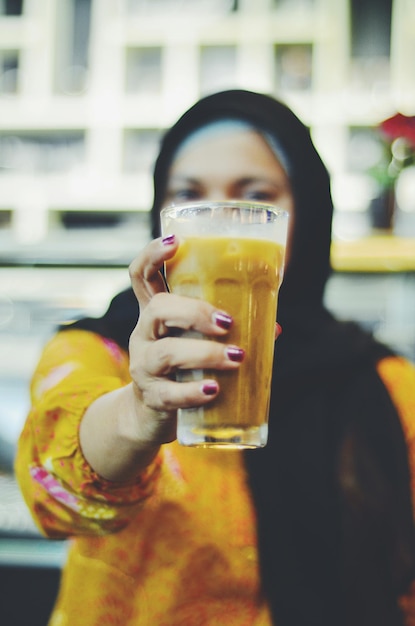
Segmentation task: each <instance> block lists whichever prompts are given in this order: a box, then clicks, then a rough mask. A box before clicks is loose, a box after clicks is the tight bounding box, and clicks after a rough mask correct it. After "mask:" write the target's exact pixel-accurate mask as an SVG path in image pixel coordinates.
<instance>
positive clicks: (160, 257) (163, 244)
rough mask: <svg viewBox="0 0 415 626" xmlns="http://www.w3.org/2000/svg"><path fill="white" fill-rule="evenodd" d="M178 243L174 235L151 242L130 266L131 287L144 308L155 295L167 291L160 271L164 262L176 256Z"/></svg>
mask: <svg viewBox="0 0 415 626" xmlns="http://www.w3.org/2000/svg"><path fill="white" fill-rule="evenodd" d="M177 247H178V241H177V239H176V238H175V237H174V235H170V236H169V235H168V236H166V237H164V238H161V237H159V238H158V239H154V240H153V241H152V242H150V243H149V244H148V245H147V246H146V247H145V248H144V250H143V251H142V252H141V254H139V255H138V256H137V257H136V258H135V259H134V260H133V261H132V262H131V264H130V267H129V273H130V280H131V285H132V288H133V290H134V293H135V295H136V298H137V300H138V301H139V303H140V306H141V308H144V307H145V306H146V305H147V304H148V302H149V301H150V300H151V298H152V297H153V296H154V294H156V293H159V292H162V291H165V290H166V286H165V283H164V280H163V277H162V275H161V272H160V269H161V267H162V266H163V263H164V261H166V260H167V259H170V258H171V257H172V256H174V254H175V252H176V250H177Z"/></svg>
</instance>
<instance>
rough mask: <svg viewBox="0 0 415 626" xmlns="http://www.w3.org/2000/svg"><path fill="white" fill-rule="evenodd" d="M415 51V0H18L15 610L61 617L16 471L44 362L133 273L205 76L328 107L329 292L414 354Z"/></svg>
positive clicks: (5, 133)
mask: <svg viewBox="0 0 415 626" xmlns="http://www.w3.org/2000/svg"><path fill="white" fill-rule="evenodd" d="M414 58H415V0H0V589H1V590H2V596H3V597H4V602H3V605H2V607H3V608H0V622H1V624H4V626H13V625H19V626H20V625H22V626H23V625H25V624H27V623H30V624H31V626H37V625H39V626H42V625H44V624H46V621H47V615H48V613H49V610H50V605H51V602H52V601H53V598H54V596H55V593H56V588H57V584H58V579H59V574H60V568H61V565H62V563H63V560H64V558H65V552H66V548H67V545H66V543H65V542H53V541H52V542H50V541H45V540H43V539H42V538H41V537H40V535H39V533H38V532H37V530H36V528H35V527H34V525H33V522H32V521H31V519H30V516H29V514H28V512H27V510H26V508H25V505H24V503H23V501H22V499H21V497H20V495H19V492H18V489H17V487H16V483H15V480H14V476H13V458H14V454H15V446H16V440H17V437H18V434H19V432H20V429H21V427H22V424H23V421H24V419H25V415H26V411H27V408H28V404H29V380H30V375H31V373H32V371H33V368H34V366H35V364H36V361H37V358H38V356H39V354H40V351H41V349H42V346H43V345H44V343H45V341H47V339H48V337H49V336H50V335H51V333H52V332H53V330H54V328H55V327H56V325H57V324H59V323H61V322H64V321H68V320H70V319H73V318H75V317H78V316H80V315H83V314H88V315H98V314H100V313H101V312H103V310H104V308H105V307H106V304H107V302H108V300H109V298H110V297H111V296H112V295H113V294H115V293H116V292H117V290H119V289H121V288H123V287H125V286H127V285H128V274H127V270H126V268H127V266H128V264H129V262H130V261H131V259H132V258H133V257H134V256H135V254H136V252H137V251H138V250H139V249H140V248H141V247H142V246H143V245H144V244H145V243H146V242H147V241H148V239H149V237H150V235H149V227H148V209H149V207H150V205H151V199H152V180H151V169H152V163H153V160H154V158H155V155H156V154H157V150H158V143H159V140H160V136H161V135H162V133H163V131H164V129H165V128H167V127H168V126H169V125H170V124H171V123H172V122H174V121H175V119H176V118H177V117H178V116H179V115H180V114H181V113H182V112H183V111H184V110H185V109H186V108H187V107H188V106H190V105H191V104H192V103H193V102H194V101H195V100H197V99H198V98H199V97H200V96H201V95H205V94H208V93H211V92H213V91H217V90H219V89H227V88H232V87H243V88H247V89H253V90H258V91H263V92H267V93H271V94H274V95H276V96H277V97H281V98H282V99H284V100H285V101H287V103H288V104H289V105H290V106H291V107H292V108H293V109H294V111H295V112H296V113H297V115H298V116H299V117H300V118H301V119H302V120H303V121H304V122H305V123H306V124H308V125H309V126H310V129H311V132H312V136H313V139H314V141H315V143H316V145H317V147H318V149H319V151H320V153H321V155H322V156H323V159H324V160H325V162H326V164H327V166H328V168H329V170H330V173H331V175H332V185H333V186H332V190H333V197H334V201H335V207H336V208H335V216H334V225H333V239H334V241H333V251H332V261H333V267H334V270H335V271H334V274H333V276H332V278H331V279H330V282H329V285H328V289H327V295H326V298H327V304H328V306H329V307H330V308H331V309H332V310H333V311H335V312H336V313H337V314H338V315H339V316H341V317H353V318H355V319H357V320H358V321H359V322H360V323H361V324H362V325H363V326H365V327H367V328H370V329H372V330H373V332H374V333H375V335H376V336H378V337H379V338H380V339H382V340H384V341H386V342H387V343H389V344H390V345H392V346H393V347H395V348H396V349H398V350H399V351H400V352H402V354H404V355H405V356H407V357H408V358H409V359H411V360H414V361H415V138H414V135H415V130H414V128H413V126H412V130H411V128H410V125H409V131H408V133H407V132H406V131H407V129H406V127H405V124H401V125H400V128H399V131H398V132H397V133H395V135H393V136H391V135H385V134H384V133H383V132H382V128H383V125H382V124H383V121H384V120H386V119H388V118H390V117H393V116H395V115H396V114H397V113H398V112H399V113H401V114H403V115H405V116H409V117H412V116H415V71H414V67H413V59H414ZM412 124H413V122H412ZM411 133H412V134H411ZM22 594H23V596H24V598H25V601H23V602H22V600H21V598H22ZM19 598H20V600H19ZM28 614H29V615H30V620H29V619H28Z"/></svg>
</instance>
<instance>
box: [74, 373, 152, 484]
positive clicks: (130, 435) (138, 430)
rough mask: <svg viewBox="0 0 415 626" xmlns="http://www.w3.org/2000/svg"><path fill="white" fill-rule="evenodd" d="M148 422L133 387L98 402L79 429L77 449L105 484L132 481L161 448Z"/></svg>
mask: <svg viewBox="0 0 415 626" xmlns="http://www.w3.org/2000/svg"><path fill="white" fill-rule="evenodd" d="M151 418H152V416H151V415H149V412H148V411H146V410H145V408H144V406H143V405H142V404H141V403H140V400H139V398H138V397H137V392H136V390H135V388H134V386H133V384H132V383H130V384H129V385H126V386H125V387H122V388H121V389H116V390H115V391H111V392H109V393H107V394H104V395H103V396H101V397H99V398H97V399H96V400H95V401H94V402H93V403H92V404H91V405H90V406H89V408H88V409H87V410H86V412H85V415H84V417H83V419H82V422H81V425H80V431H79V437H80V445H81V449H82V453H83V455H84V457H85V459H86V461H87V462H88V463H89V464H90V465H91V467H92V468H93V470H94V471H95V472H96V473H97V474H99V475H100V476H101V477H102V478H105V479H106V480H111V481H114V482H123V481H127V480H132V479H134V478H135V477H136V476H138V475H139V473H140V472H141V471H142V470H143V469H144V468H145V467H147V466H148V465H149V464H150V463H151V461H152V460H153V459H154V457H155V456H156V455H157V452H158V450H159V447H160V444H159V443H156V442H155V438H154V433H153V432H152V429H151V428H150V427H149V423H150V422H151Z"/></svg>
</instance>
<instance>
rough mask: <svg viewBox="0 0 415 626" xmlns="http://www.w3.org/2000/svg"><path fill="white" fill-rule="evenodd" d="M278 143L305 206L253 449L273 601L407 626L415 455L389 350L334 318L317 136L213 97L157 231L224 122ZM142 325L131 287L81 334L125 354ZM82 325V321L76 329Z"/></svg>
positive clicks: (176, 137) (158, 195) (275, 610)
mask: <svg viewBox="0 0 415 626" xmlns="http://www.w3.org/2000/svg"><path fill="white" fill-rule="evenodd" d="M227 118H231V119H241V120H244V121H247V122H248V123H250V124H252V125H253V126H255V127H257V128H258V129H259V130H260V131H262V132H264V133H266V134H267V135H268V136H269V137H271V138H273V139H274V140H275V143H276V145H277V146H278V150H279V151H281V152H282V154H283V156H284V163H285V164H286V166H287V171H288V174H289V178H290V181H291V187H292V190H293V194H294V202H295V222H294V233H293V239H292V249H291V254H290V262H289V265H288V267H287V269H286V272H285V277H284V282H283V285H282V287H281V291H280V299H279V310H278V320H279V322H280V323H281V325H282V327H283V334H282V336H281V337H280V338H279V339H278V341H277V344H276V350H275V359H274V375H273V384H272V400H271V410H270V433H269V443H268V445H267V446H266V447H265V448H264V449H262V450H256V451H249V452H245V461H246V467H247V471H248V477H249V484H250V488H251V490H252V496H253V500H254V503H255V507H256V511H257V518H258V543H259V553H260V567H261V575H262V586H263V591H264V595H265V596H266V597H267V599H268V601H269V603H270V607H271V611H272V615H273V621H274V622H275V624H277V626H334V625H335V626H340V625H342V626H398V625H402V624H403V622H402V618H401V615H400V613H399V610H398V605H397V597H398V596H399V595H400V594H401V593H404V592H405V590H406V588H407V585H408V583H409V582H410V580H411V579H412V577H413V575H414V572H415V538H414V527H413V522H412V508H411V497H410V477H409V469H408V461H407V450H406V445H405V441H404V437H403V433H402V429H401V426H400V422H399V418H398V415H397V412H396V409H395V407H394V405H393V404H392V402H391V399H390V397H389V395H388V393H387V391H386V389H385V387H384V385H383V383H382V381H381V380H380V378H379V376H378V375H377V372H376V368H375V366H376V362H377V361H378V360H379V359H380V358H382V357H383V356H386V355H387V354H390V352H389V351H388V349H387V348H386V347H384V346H382V345H380V344H378V343H377V342H375V341H374V340H373V339H372V337H370V336H369V335H367V334H366V333H364V332H363V331H362V330H361V329H360V328H358V326H357V325H355V324H352V323H341V322H338V321H337V320H335V319H334V318H333V316H332V315H331V314H330V313H329V312H328V311H327V310H326V309H325V307H324V304H323V295H324V288H325V285H326V282H327V279H328V277H329V275H330V244H331V220H332V212H333V204H332V199H331V194H330V181H329V175H328V172H327V170H326V168H325V166H324V165H323V163H322V161H321V159H320V157H319V155H318V154H317V152H316V150H315V148H314V146H313V143H312V141H311V138H310V134H309V131H308V129H307V128H306V127H305V126H304V125H303V124H302V123H301V122H300V121H299V120H298V118H297V117H296V116H295V115H294V114H293V113H292V111H290V109H288V108H287V107H286V106H285V105H283V104H282V103H280V102H278V101H276V100H275V99H273V98H271V97H268V96H266V95H261V94H256V93H252V92H248V91H243V90H231V91H225V92H222V93H218V94H214V95H211V96H207V97H205V98H203V99H202V100H200V101H199V102H198V103H196V104H195V105H194V106H193V107H192V108H191V109H189V110H188V111H187V112H186V113H185V114H184V115H183V116H182V117H181V118H180V119H179V121H178V122H177V123H176V124H175V125H174V126H173V127H172V128H171V129H170V130H169V131H168V132H167V133H166V135H165V137H164V139H163V142H162V145H161V150H160V154H159V157H158V159H157V162H156V166H155V171H154V204H153V207H152V211H151V219H152V233H153V235H154V236H158V234H159V211H160V208H161V204H162V202H163V198H164V194H165V189H166V181H167V175H168V171H169V167H170V165H171V162H172V159H173V157H174V154H175V151H176V149H177V148H178V146H179V145H180V144H181V143H182V142H183V140H184V139H185V138H186V137H187V136H188V135H189V134H190V133H192V132H193V131H194V130H196V129H197V128H199V127H201V126H203V125H205V124H206V123H208V122H210V121H214V120H217V119H227ZM137 317H138V308H137V304H136V302H135V300H134V297H133V295H132V292H131V290H127V291H126V292H123V293H122V294H120V295H119V296H117V297H116V298H115V299H114V300H113V302H112V303H111V306H110V308H109V309H108V311H107V313H106V314H105V315H104V316H103V317H102V318H101V319H99V320H91V319H89V320H83V321H80V322H78V323H76V326H77V327H81V328H87V329H89V330H93V331H95V332H98V333H101V334H102V335H104V336H107V337H111V338H113V339H114V340H115V341H117V342H118V343H119V344H120V345H121V346H123V347H125V348H126V347H127V346H128V338H129V335H130V333H131V330H132V328H133V327H134V324H135V322H136V320H137ZM72 327H73V326H72Z"/></svg>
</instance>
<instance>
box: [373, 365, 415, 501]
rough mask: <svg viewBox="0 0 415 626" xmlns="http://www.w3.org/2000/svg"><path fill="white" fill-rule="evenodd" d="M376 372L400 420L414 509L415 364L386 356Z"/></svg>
mask: <svg viewBox="0 0 415 626" xmlns="http://www.w3.org/2000/svg"><path fill="white" fill-rule="evenodd" d="M378 372H379V375H380V377H381V378H382V380H383V382H384V384H385V386H386V388H387V390H388V392H389V394H390V396H391V398H392V401H393V402H394V404H395V406H396V408H397V411H398V413H399V417H400V420H401V424H402V428H403V432H404V435H405V440H406V444H407V447H408V462H409V469H410V473H411V485H412V504H413V508H414V510H415V366H414V365H413V364H412V363H410V362H409V361H407V360H406V359H403V358H399V357H388V358H386V359H383V360H382V361H380V363H379V364H378Z"/></svg>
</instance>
